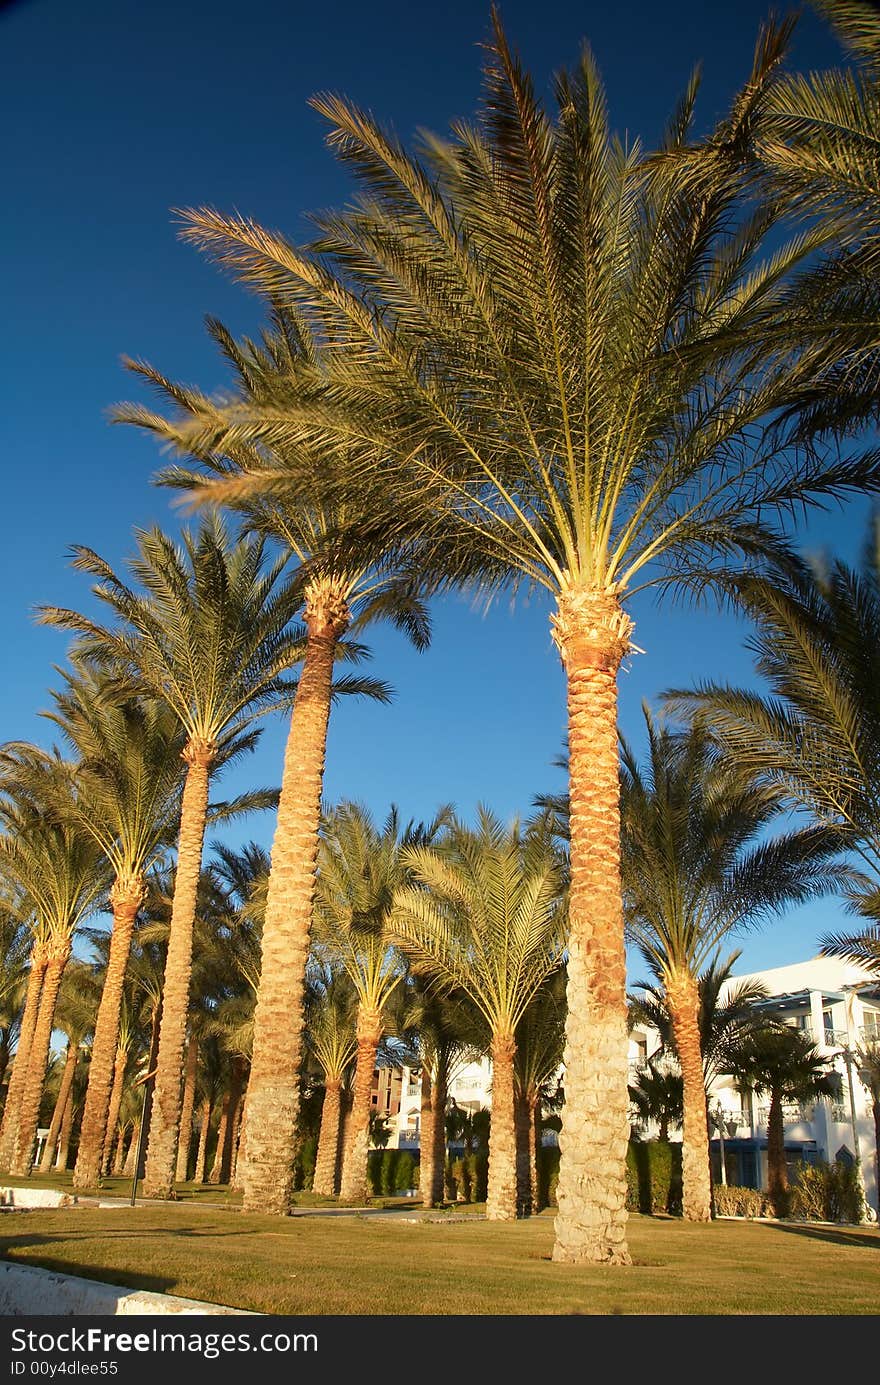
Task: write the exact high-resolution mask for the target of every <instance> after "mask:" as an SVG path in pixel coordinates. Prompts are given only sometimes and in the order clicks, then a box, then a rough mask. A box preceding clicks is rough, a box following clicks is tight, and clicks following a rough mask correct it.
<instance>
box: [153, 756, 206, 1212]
mask: <svg viewBox="0 0 880 1385" xmlns="http://www.w3.org/2000/svg"><path fill="white" fill-rule="evenodd" d="M216 753H217V748H216V746H215V745H214V744H213V743H212V742H209V741H203V740H197V739H193V740H190V741H189V743H188V744H187V746H186V749H185V750H184V752H183V758H184V760H185V761H186V763H187V766H188V769H187V773H186V783H185V784H184V788H183V800H182V803H181V810H180V837H179V841H178V850H177V870H176V872H175V876H174V902H173V904H172V906H171V924H170V928H169V933H168V956H167V959H166V962H165V985H164V990H163V995H162V1030H161V1034H160V1036H159V1056H158V1061H157V1071H156V1083H155V1086H154V1088H153V1114H152V1120H151V1123H150V1143H149V1148H148V1150H147V1167H146V1172H145V1174H144V1197H155V1198H167V1197H170V1196H171V1194H172V1193H173V1192H174V1174H175V1165H176V1162H177V1146H178V1139H179V1134H180V1116H181V1110H180V1105H181V1076H182V1068H183V1050H184V1047H185V1044H186V1022H187V1017H188V1014H189V989H190V976H191V973H192V940H193V925H194V923H195V917H196V896H197V894H198V888H199V877H200V875H201V871H202V850H203V847H204V841H205V821H206V818H207V813H208V780H209V778H210V773H211V765H212V763H213V761H214V756H215V755H216Z"/></svg>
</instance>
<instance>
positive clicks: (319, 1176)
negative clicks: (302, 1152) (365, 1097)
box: [312, 1077, 342, 1197]
mask: <svg viewBox="0 0 880 1385" xmlns="http://www.w3.org/2000/svg"><path fill="white" fill-rule="evenodd" d="M341 1094H342V1080H341V1078H339V1077H330V1078H328V1079H327V1080H326V1082H325V1083H324V1104H323V1106H322V1107H321V1130H320V1133H319V1135H318V1153H317V1155H316V1156H315V1176H314V1178H313V1180H312V1189H313V1191H314V1192H316V1193H320V1194H321V1195H322V1196H323V1197H333V1195H334V1193H335V1192H336V1165H337V1162H338V1154H339V1131H340V1125H341V1117H342V1104H341Z"/></svg>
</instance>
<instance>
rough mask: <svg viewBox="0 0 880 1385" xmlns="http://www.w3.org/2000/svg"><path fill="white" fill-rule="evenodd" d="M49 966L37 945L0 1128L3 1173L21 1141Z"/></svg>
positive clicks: (29, 973)
mask: <svg viewBox="0 0 880 1385" xmlns="http://www.w3.org/2000/svg"><path fill="white" fill-rule="evenodd" d="M46 963H47V957H46V953H45V951H44V948H43V944H42V943H35V944H34V949H33V952H32V954H31V966H30V971H29V972H28V984H27V991H26V993H25V1002H24V1013H23V1014H22V1017H21V1027H20V1029H19V1032H18V1046H17V1047H16V1050H15V1062H14V1063H13V1064H12V1075H11V1076H10V1078H9V1085H8V1087H7V1088H6V1105H5V1107H4V1108H3V1124H2V1126H0V1170H3V1171H4V1172H5V1171H6V1170H8V1168H9V1166H10V1164H11V1162H12V1158H13V1156H14V1154H15V1146H16V1143H17V1141H18V1122H19V1117H20V1115H21V1098H22V1093H23V1092H24V1086H25V1082H26V1081H27V1070H28V1058H29V1056H30V1049H31V1042H32V1040H33V1037H34V1030H35V1029H36V1027H37V1017H38V1015H39V1013H40V995H41V993H42V990H43V977H44V976H45V974H46Z"/></svg>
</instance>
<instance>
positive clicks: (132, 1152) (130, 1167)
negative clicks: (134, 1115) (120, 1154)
mask: <svg viewBox="0 0 880 1385" xmlns="http://www.w3.org/2000/svg"><path fill="white" fill-rule="evenodd" d="M140 1135H141V1123H140V1121H139V1120H136V1121H135V1122H134V1124H133V1125H132V1127H131V1142H130V1144H129V1146H128V1153H127V1154H126V1156H125V1163H124V1164H123V1166H122V1176H123V1178H133V1177H134V1161H135V1159H136V1158H137V1147H138V1141H139V1139H140Z"/></svg>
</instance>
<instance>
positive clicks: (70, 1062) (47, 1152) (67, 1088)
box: [40, 1039, 79, 1173]
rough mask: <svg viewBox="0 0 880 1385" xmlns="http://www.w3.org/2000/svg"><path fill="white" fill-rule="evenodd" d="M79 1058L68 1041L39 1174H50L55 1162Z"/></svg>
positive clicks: (76, 1050) (76, 1049)
mask: <svg viewBox="0 0 880 1385" xmlns="http://www.w3.org/2000/svg"><path fill="white" fill-rule="evenodd" d="M78 1057H79V1049H78V1048H77V1046H76V1044H75V1043H72V1042H71V1041H70V1039H68V1041H67V1054H66V1056H65V1059H64V1071H63V1072H62V1074H61V1084H60V1086H59V1088H58V1096H57V1098H56V1101H55V1110H54V1111H53V1112H52V1119H51V1121H50V1122H49V1134H48V1135H47V1136H46V1143H45V1145H44V1146H43V1157H42V1158H41V1160H40V1173H51V1172H52V1165H53V1163H54V1162H55V1153H56V1151H57V1149H58V1137H59V1135H60V1134H61V1122H62V1121H63V1120H64V1112H65V1111H66V1109H67V1101H68V1098H69V1096H70V1092H71V1088H72V1087H73V1077H74V1073H75V1072H76V1060H77V1058H78Z"/></svg>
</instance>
